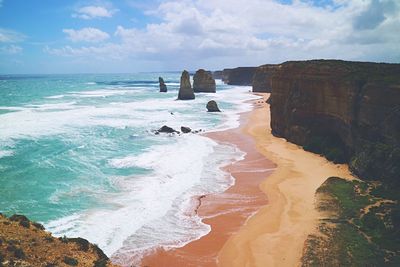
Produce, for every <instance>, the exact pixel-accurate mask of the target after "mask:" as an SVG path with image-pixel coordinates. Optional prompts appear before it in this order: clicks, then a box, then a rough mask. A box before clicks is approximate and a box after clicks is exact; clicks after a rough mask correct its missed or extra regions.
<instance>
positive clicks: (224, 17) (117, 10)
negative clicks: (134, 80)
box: [0, 0, 400, 74]
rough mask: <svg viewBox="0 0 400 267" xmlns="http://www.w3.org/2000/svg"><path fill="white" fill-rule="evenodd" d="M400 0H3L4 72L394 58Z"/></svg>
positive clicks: (0, 66) (399, 43) (0, 62)
mask: <svg viewBox="0 0 400 267" xmlns="http://www.w3.org/2000/svg"><path fill="white" fill-rule="evenodd" d="M399 29H400V1H397V0H321V1H317V0H314V1H311V0H292V1H289V0H270V1H268V0H180V1H176V0H166V1H160V0H153V1H138V0H119V1H106V0H93V1H92V0H78V1H73V0H70V1H63V0H57V1H52V0H0V73H3V74H4V73H82V72H83V73H94V72H103V73H104V72H140V71H166V70H181V69H183V68H186V69H196V68H200V67H202V68H207V69H221V68H225V67H235V66H256V65H261V64H265V63H280V62H283V61H286V60H295V59H296V60H297V59H312V58H338V59H346V60H361V61H379V62H397V63H399V62H400V30H399Z"/></svg>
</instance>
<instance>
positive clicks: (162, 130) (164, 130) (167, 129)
mask: <svg viewBox="0 0 400 267" xmlns="http://www.w3.org/2000/svg"><path fill="white" fill-rule="evenodd" d="M159 133H177V134H179V131H177V130H175V129H173V128H171V127H169V126H167V125H164V126H163V127H161V128H160V129H158V130H157V131H156V134H159Z"/></svg>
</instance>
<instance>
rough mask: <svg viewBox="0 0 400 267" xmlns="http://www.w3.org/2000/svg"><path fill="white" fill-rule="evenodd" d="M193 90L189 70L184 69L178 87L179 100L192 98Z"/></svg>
mask: <svg viewBox="0 0 400 267" xmlns="http://www.w3.org/2000/svg"><path fill="white" fill-rule="evenodd" d="M194 98H195V96H194V91H193V89H192V85H191V84H190V75H189V72H187V71H186V70H184V71H183V72H182V76H181V85H180V87H179V94H178V99H179V100H191V99H194Z"/></svg>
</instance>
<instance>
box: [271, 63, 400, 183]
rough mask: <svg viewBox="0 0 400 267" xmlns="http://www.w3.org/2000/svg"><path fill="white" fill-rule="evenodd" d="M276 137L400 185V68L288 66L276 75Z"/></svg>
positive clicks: (357, 171)
mask: <svg viewBox="0 0 400 267" xmlns="http://www.w3.org/2000/svg"><path fill="white" fill-rule="evenodd" d="M272 88H273V90H272V94H271V127H272V131H273V134H274V135H276V136H280V137H284V138H286V139H287V140H289V141H290V142H293V143H296V144H299V145H302V146H304V148H305V149H307V150H310V151H313V152H316V153H320V154H324V155H325V156H326V157H327V158H328V159H330V160H333V161H335V162H348V163H349V165H350V168H351V169H352V171H353V172H354V173H355V174H357V175H359V176H360V177H361V178H365V179H374V180H378V179H381V180H384V181H387V182H389V183H390V184H396V185H399V184H400V177H399V176H400V64H383V63H381V64H378V63H363V62H346V61H338V60H312V61H297V62H295V61H293V62H286V63H283V64H281V65H280V66H278V67H277V70H276V72H275V73H274V75H273V76H272Z"/></svg>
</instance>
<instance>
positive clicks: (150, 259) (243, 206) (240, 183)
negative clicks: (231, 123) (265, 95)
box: [141, 112, 276, 267]
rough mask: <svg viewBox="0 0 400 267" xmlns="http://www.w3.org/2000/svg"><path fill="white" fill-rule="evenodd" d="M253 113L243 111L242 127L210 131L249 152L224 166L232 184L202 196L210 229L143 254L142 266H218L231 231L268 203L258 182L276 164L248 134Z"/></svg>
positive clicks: (203, 214)
mask: <svg viewBox="0 0 400 267" xmlns="http://www.w3.org/2000/svg"><path fill="white" fill-rule="evenodd" d="M250 115H251V112H249V113H243V114H242V115H241V119H240V120H241V126H240V127H239V128H236V129H231V130H227V131H223V132H214V133H209V134H207V136H208V137H210V138H212V139H214V140H216V141H217V142H221V143H228V144H234V145H236V146H237V147H238V148H239V149H240V150H242V151H244V152H245V153H246V156H245V157H244V159H243V160H240V161H238V162H235V163H233V164H230V165H228V166H226V167H224V170H225V171H227V172H229V173H230V174H231V175H232V176H233V177H234V179H235V184H234V185H233V186H231V187H230V188H229V189H228V190H227V191H225V192H223V193H221V194H211V195H206V196H201V197H199V201H200V205H199V207H198V209H197V213H198V215H199V216H200V217H201V218H203V222H204V223H206V224H209V225H210V226H211V229H212V230H211V232H210V233H209V234H207V235H205V236H203V237H202V238H200V239H199V240H196V241H193V242H191V243H189V244H187V245H186V246H184V247H182V248H178V249H171V250H167V251H165V250H163V249H158V250H157V251H156V252H154V253H151V254H150V255H148V256H146V257H144V258H143V260H142V263H141V266H157V267H163V266H164V267H167V266H168V267H174V266H187V267H191V266H202V267H203V266H217V256H218V253H219V251H220V250H221V249H222V247H223V246H224V244H225V243H226V242H227V240H228V239H229V238H230V237H231V235H232V234H233V233H235V232H237V231H238V230H239V229H240V227H242V226H243V225H244V224H245V222H246V220H247V219H248V218H249V217H250V216H251V215H252V214H254V213H255V212H256V211H258V210H259V209H260V207H262V206H264V205H266V204H267V203H268V202H267V196H266V195H265V194H264V193H263V192H262V191H261V190H260V187H259V185H260V183H261V182H262V181H263V180H265V178H266V177H267V176H268V175H270V174H271V173H272V172H273V171H274V170H275V167H276V166H275V164H273V163H272V162H271V161H270V160H268V159H267V158H265V156H263V155H262V154H261V153H259V152H258V151H257V150H256V149H255V147H256V144H255V142H254V139H253V138H252V136H250V135H248V134H246V131H247V130H248V124H247V121H248V120H249V116H250Z"/></svg>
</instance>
